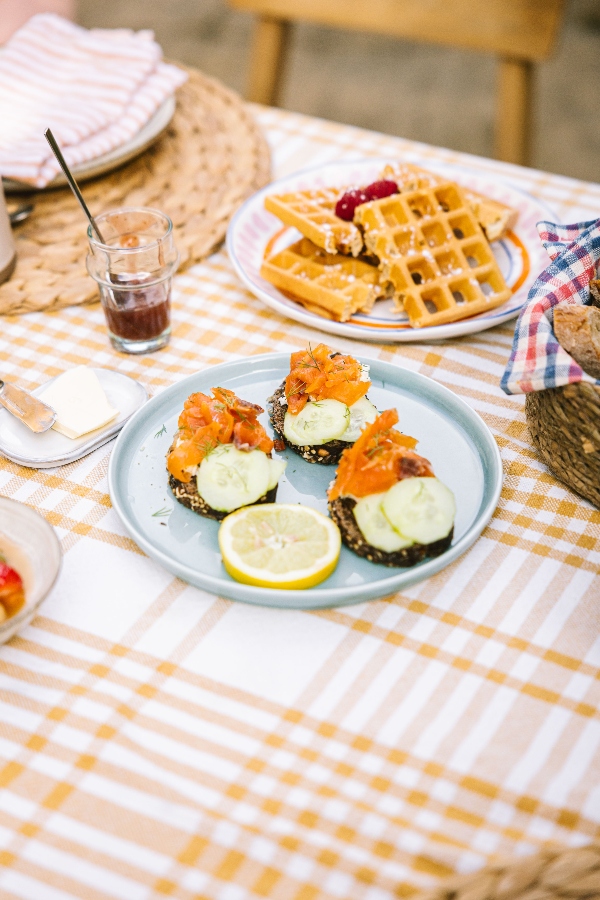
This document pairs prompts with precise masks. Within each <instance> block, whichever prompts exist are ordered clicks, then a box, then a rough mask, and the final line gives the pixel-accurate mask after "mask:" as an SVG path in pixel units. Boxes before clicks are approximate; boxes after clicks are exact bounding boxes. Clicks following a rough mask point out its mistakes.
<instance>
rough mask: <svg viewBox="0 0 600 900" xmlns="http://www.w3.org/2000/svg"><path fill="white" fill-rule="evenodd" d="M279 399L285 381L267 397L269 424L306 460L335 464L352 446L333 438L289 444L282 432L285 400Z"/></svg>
mask: <svg viewBox="0 0 600 900" xmlns="http://www.w3.org/2000/svg"><path fill="white" fill-rule="evenodd" d="M281 399H283V400H285V381H283V382H282V383H281V384H280V385H279V387H278V388H277V390H276V391H275V393H274V394H273V396H272V397H269V399H268V401H267V402H268V404H269V406H268V409H269V416H270V419H271V425H272V426H273V430H274V431H275V433H276V436H277V438H278V439H279V440H281V441H283V443H284V444H285V445H286V447H289V448H290V450H293V451H294V453H297V454H298V456H301V457H302V459H305V460H306V461H307V462H310V463H319V465H321V466H336V465H337V464H338V463H339V461H340V457H341V455H342V453H343V452H344V450H347V449H348V447H351V446H352V444H351V442H350V441H339V440H335V441H327V443H326V444H307V445H306V446H304V447H300V446H299V445H298V444H290V442H289V441H288V440H287V438H286V436H285V434H284V433H283V420H284V419H285V414H286V412H287V401H286V402H285V403H281V402H280V401H281Z"/></svg>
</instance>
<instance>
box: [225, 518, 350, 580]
mask: <svg viewBox="0 0 600 900" xmlns="http://www.w3.org/2000/svg"><path fill="white" fill-rule="evenodd" d="M219 547H220V549H221V554H222V556H223V564H224V566H225V568H226V569H227V571H228V572H229V574H230V575H231V577H232V578H235V579H236V581H241V582H243V584H254V585H257V586H258V587H271V588H284V589H287V590H292V589H296V590H301V589H303V588H309V587H313V586H314V585H315V584H320V582H321V581H324V580H325V579H326V578H327V576H328V575H331V573H332V572H333V570H334V569H335V567H336V565H337V562H338V559H339V556H340V547H341V538H340V531H339V528H338V527H337V525H336V524H335V522H332V521H331V519H328V518H327V517H326V516H324V515H322V513H320V512H317V511H316V510H315V509H311V508H310V507H309V506H301V505H300V504H296V503H263V504H260V505H258V506H246V507H244V509H238V510H236V511H235V512H233V513H231V514H230V515H229V516H227V517H226V518H225V519H223V522H222V523H221V528H220V529H219Z"/></svg>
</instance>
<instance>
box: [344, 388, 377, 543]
mask: <svg viewBox="0 0 600 900" xmlns="http://www.w3.org/2000/svg"><path fill="white" fill-rule="evenodd" d="M348 409H349V410H350V422H349V423H348V427H347V428H346V430H345V432H344V433H343V435H342V436H341V438H340V440H341V441H349V442H350V443H352V444H353V443H354V441H357V440H358V439H359V437H360V433H361V431H362V430H363V428H364V427H365V425H371V423H372V422H374V421H375V419H376V418H377V416H378V415H379V412H378V411H377V409H376V408H375V407H374V406H373V404H372V403H371V401H370V400H367V398H366V397H361V398H360V400H357V401H356V403H353V404H352V406H349V407H348ZM373 546H375V544H373Z"/></svg>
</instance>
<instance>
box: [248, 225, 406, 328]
mask: <svg viewBox="0 0 600 900" xmlns="http://www.w3.org/2000/svg"><path fill="white" fill-rule="evenodd" d="M260 274H261V275H262V277H263V278H265V279H266V280H267V281H269V282H270V283H271V284H274V285H275V287H278V288H279V289H280V290H282V291H284V292H286V293H287V294H289V295H291V296H292V298H293V299H294V300H299V301H300V302H301V303H303V304H304V305H305V306H306V307H307V308H308V309H310V310H311V311H313V312H318V313H320V314H321V315H325V316H327V317H329V318H332V319H336V320H337V321H339V322H346V321H347V320H348V319H349V318H350V316H351V315H352V314H353V313H355V312H358V311H359V310H360V311H361V312H365V313H368V312H370V311H371V309H372V307H373V304H374V302H375V300H377V299H378V298H379V297H385V296H390V295H391V294H392V293H393V288H392V286H391V284H390V283H389V282H386V281H384V280H382V278H381V272H380V271H379V270H378V268H377V266H375V265H373V264H372V263H369V262H365V261H364V260H362V259H353V258H352V257H351V256H342V255H340V254H335V253H326V252H325V251H324V250H322V249H321V248H320V247H316V246H315V245H314V244H313V243H312V241H309V240H308V238H302V240H300V241H297V242H296V243H295V244H292V245H291V247H286V249H285V250H282V251H281V252H280V253H276V254H275V255H274V256H271V257H270V258H269V259H265V260H264V262H263V264H262V266H261V270H260Z"/></svg>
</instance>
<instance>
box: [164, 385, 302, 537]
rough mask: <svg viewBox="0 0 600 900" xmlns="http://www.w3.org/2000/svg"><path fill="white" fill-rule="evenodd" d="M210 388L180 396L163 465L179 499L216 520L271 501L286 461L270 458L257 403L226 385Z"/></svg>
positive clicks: (268, 438)
mask: <svg viewBox="0 0 600 900" xmlns="http://www.w3.org/2000/svg"><path fill="white" fill-rule="evenodd" d="M212 393H213V396H212V397H209V396H207V395H206V394H201V393H197V394H191V395H190V396H189V397H188V399H187V400H186V401H185V403H184V405H183V412H182V413H181V415H180V416H179V422H178V425H179V429H178V431H177V433H176V435H175V438H174V440H173V444H172V445H171V448H170V449H169V452H168V454H167V470H168V472H169V485H170V487H171V490H172V491H173V494H174V495H175V498H176V499H177V500H179V502H180V503H183V505H184V506H187V507H189V509H191V510H193V511H194V512H196V513H199V514H200V515H201V516H208V518H210V519H218V520H220V519H223V518H225V516H226V515H227V514H228V513H230V512H232V511H233V510H234V509H239V508H240V507H242V506H252V505H253V504H255V503H273V502H274V500H275V496H276V494H277V484H278V482H279V479H280V478H281V476H282V474H283V471H284V469H285V467H286V463H285V461H284V460H281V459H272V458H271V452H272V450H273V441H272V440H271V438H270V437H269V436H268V434H267V433H266V431H265V429H264V428H263V426H262V425H261V424H260V422H259V421H258V416H259V415H260V414H261V413H262V412H263V411H264V410H263V409H262V408H261V407H260V406H257V405H256V404H254V403H248V402H247V401H246V400H240V398H239V397H237V396H236V395H235V394H234V393H233V391H229V390H226V389H225V388H212Z"/></svg>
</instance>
